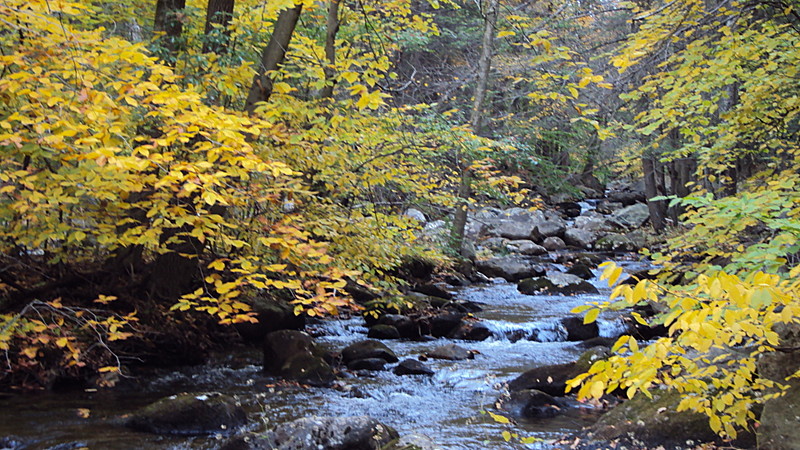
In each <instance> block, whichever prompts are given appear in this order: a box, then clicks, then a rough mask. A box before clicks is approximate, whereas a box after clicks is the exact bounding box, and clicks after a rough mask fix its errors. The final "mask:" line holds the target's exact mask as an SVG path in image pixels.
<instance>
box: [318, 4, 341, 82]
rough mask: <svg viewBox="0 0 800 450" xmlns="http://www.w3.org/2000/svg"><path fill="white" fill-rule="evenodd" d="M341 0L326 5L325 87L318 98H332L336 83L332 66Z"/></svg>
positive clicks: (334, 57) (334, 61) (334, 59)
mask: <svg viewBox="0 0 800 450" xmlns="http://www.w3.org/2000/svg"><path fill="white" fill-rule="evenodd" d="M340 2H341V0H330V3H328V20H327V24H326V33H325V58H326V59H327V61H326V63H327V65H326V66H325V87H323V88H322V90H321V91H320V94H319V96H320V98H331V97H333V87H334V86H335V84H336V82H335V81H334V79H333V77H334V76H335V75H336V71H335V69H334V65H335V64H336V33H338V32H339V3H340Z"/></svg>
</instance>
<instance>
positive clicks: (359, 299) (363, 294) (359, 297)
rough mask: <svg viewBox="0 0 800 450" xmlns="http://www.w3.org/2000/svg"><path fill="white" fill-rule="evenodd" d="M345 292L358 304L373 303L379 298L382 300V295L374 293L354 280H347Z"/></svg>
mask: <svg viewBox="0 0 800 450" xmlns="http://www.w3.org/2000/svg"><path fill="white" fill-rule="evenodd" d="M344 290H345V292H347V293H348V294H350V296H351V297H353V300H355V301H356V303H358V304H360V305H363V304H365V303H367V302H371V301H372V300H375V299H377V298H380V294H379V293H377V292H374V291H372V290H371V289H369V288H368V287H366V286H362V285H360V284H358V283H356V282H354V281H352V280H347V284H345V286H344Z"/></svg>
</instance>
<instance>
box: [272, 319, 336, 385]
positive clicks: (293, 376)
mask: <svg viewBox="0 0 800 450" xmlns="http://www.w3.org/2000/svg"><path fill="white" fill-rule="evenodd" d="M263 350H264V371H265V372H267V373H270V374H272V375H278V376H281V377H283V378H286V379H289V380H294V381H298V382H300V383H303V384H310V385H313V386H327V385H329V384H330V383H332V382H333V380H334V379H335V376H334V374H333V369H332V368H331V367H330V365H329V364H328V363H327V362H326V361H325V358H324V357H325V352H324V351H323V350H322V349H320V348H319V347H318V346H317V345H316V343H315V342H314V339H313V338H312V337H311V336H309V335H308V334H306V333H303V332H302V331H296V330H280V331H273V332H272V333H269V334H268V335H267V336H266V337H265V338H264V347H263Z"/></svg>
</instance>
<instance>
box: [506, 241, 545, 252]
mask: <svg viewBox="0 0 800 450" xmlns="http://www.w3.org/2000/svg"><path fill="white" fill-rule="evenodd" d="M506 249H507V250H508V251H510V252H514V253H520V254H522V255H529V256H536V255H543V254H545V253H547V249H546V248H544V247H542V246H541V245H537V244H536V243H534V242H533V241H530V240H527V239H521V240H517V241H508V242H507V243H506Z"/></svg>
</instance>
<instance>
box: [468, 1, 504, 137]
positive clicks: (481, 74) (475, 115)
mask: <svg viewBox="0 0 800 450" xmlns="http://www.w3.org/2000/svg"><path fill="white" fill-rule="evenodd" d="M498 1H499V0H488V2H487V4H486V13H485V16H484V27H483V42H482V43H481V59H480V61H479V62H478V86H477V87H476V88H475V99H474V102H473V103H472V113H471V114H470V125H471V126H472V131H473V132H474V133H475V134H480V132H481V124H482V122H483V102H484V100H485V99H486V91H487V86H488V85H489V70H490V69H491V67H492V57H493V56H494V35H495V25H496V24H497V4H498Z"/></svg>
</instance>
